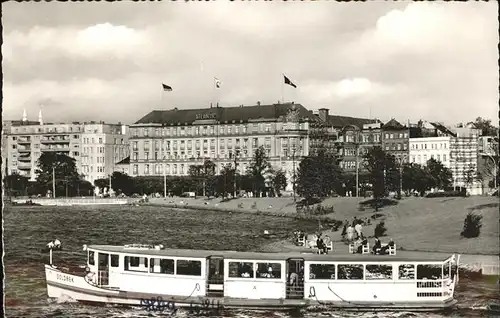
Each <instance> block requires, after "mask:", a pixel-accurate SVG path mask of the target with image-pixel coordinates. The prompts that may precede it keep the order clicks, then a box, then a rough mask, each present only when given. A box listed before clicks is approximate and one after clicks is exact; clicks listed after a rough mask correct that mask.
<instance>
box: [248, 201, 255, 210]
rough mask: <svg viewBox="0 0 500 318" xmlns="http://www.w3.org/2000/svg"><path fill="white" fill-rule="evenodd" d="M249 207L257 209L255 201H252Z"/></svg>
mask: <svg viewBox="0 0 500 318" xmlns="http://www.w3.org/2000/svg"><path fill="white" fill-rule="evenodd" d="M250 208H251V209H257V202H255V201H254V202H253V203H252V206H251V207H250Z"/></svg>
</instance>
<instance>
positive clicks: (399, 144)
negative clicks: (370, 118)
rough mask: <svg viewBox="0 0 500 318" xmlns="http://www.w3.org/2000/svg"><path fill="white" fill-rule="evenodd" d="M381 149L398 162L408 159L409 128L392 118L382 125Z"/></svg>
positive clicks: (405, 161) (404, 161)
mask: <svg viewBox="0 0 500 318" xmlns="http://www.w3.org/2000/svg"><path fill="white" fill-rule="evenodd" d="M382 132H383V133H382V149H383V150H384V151H385V152H386V153H389V154H391V155H393V156H394V157H395V158H396V162H397V163H398V164H404V163H407V162H408V161H409V151H408V147H409V139H410V130H409V127H408V126H405V125H402V124H401V123H399V122H398V121H397V120H395V119H394V118H393V119H391V120H389V121H388V122H387V123H385V124H384V125H383V126H382Z"/></svg>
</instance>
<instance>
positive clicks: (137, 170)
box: [132, 165, 139, 174]
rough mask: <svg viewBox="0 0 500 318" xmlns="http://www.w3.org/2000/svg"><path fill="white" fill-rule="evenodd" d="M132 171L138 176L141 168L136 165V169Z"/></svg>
mask: <svg viewBox="0 0 500 318" xmlns="http://www.w3.org/2000/svg"><path fill="white" fill-rule="evenodd" d="M132 171H133V174H138V173H139V166H138V165H134V168H133V169H132Z"/></svg>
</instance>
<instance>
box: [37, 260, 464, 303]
mask: <svg viewBox="0 0 500 318" xmlns="http://www.w3.org/2000/svg"><path fill="white" fill-rule="evenodd" d="M45 272H46V280H47V293H48V296H49V297H50V298H59V299H68V300H73V301H78V302H81V303H88V304H95V305H99V304H100V305H106V304H113V305H122V306H132V307H143V308H145V309H146V310H153V311H176V310H177V309H178V308H183V307H184V308H188V309H189V310H190V311H199V310H203V311H217V310H222V309H257V310H293V309H301V308H303V309H306V308H314V307H318V306H321V307H323V306H326V307H327V308H328V309H330V310H336V309H337V310H349V311H426V312H429V311H443V310H446V309H450V308H452V307H453V306H455V304H456V300H454V299H449V300H447V301H445V302H443V301H435V302H413V303H411V302H391V303H387V302H384V303H382V302H375V301H373V302H363V303H358V302H357V303H353V302H327V301H318V300H312V299H243V298H229V297H182V296H172V295H158V294H149V293H138V292H130V291H122V290H119V289H114V288H112V287H98V286H95V285H94V284H92V283H91V282H90V281H89V280H88V279H87V278H86V277H85V276H78V275H74V274H71V273H65V272H63V271H61V270H59V269H57V268H55V267H52V266H50V265H46V266H45Z"/></svg>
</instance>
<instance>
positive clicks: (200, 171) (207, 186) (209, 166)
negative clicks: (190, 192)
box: [188, 159, 215, 197]
mask: <svg viewBox="0 0 500 318" xmlns="http://www.w3.org/2000/svg"><path fill="white" fill-rule="evenodd" d="M188 174H189V176H190V177H191V178H193V179H194V180H195V181H197V183H198V184H199V182H201V191H202V192H203V196H205V195H208V196H209V197H210V196H211V195H214V194H215V163H213V162H212V161H211V160H208V159H206V160H205V161H204V162H203V164H202V165H191V166H189V170H188Z"/></svg>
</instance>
